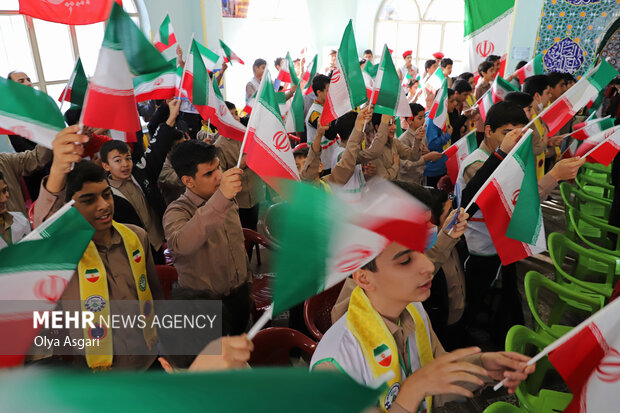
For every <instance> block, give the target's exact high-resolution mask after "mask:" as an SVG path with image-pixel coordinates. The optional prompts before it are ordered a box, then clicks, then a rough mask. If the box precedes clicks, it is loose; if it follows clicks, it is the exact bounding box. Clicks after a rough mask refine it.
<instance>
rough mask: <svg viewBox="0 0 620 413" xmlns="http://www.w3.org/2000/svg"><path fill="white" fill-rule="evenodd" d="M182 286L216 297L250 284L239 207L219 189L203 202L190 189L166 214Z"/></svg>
mask: <svg viewBox="0 0 620 413" xmlns="http://www.w3.org/2000/svg"><path fill="white" fill-rule="evenodd" d="M164 231H165V233H166V239H167V240H168V247H169V248H170V251H171V252H172V254H173V255H174V257H175V262H174V266H175V268H176V269H177V272H178V273H179V284H180V285H181V286H182V287H188V288H192V289H195V290H207V291H209V292H211V293H213V294H215V295H217V296H224V295H228V294H229V293H230V291H231V290H233V289H235V288H237V287H240V286H241V285H243V284H245V283H247V282H250V281H251V279H252V274H251V272H250V270H249V269H248V267H249V263H248V256H247V253H246V251H245V244H244V237H243V231H242V229H241V221H240V220H239V213H238V207H237V204H236V203H235V202H234V201H231V200H229V199H227V198H226V197H225V196H224V195H223V194H222V192H221V191H220V190H217V191H215V193H214V194H213V195H212V196H211V197H210V198H209V199H203V198H201V197H199V196H198V195H196V194H194V193H193V192H192V191H190V190H189V189H187V190H186V191H185V193H184V194H183V195H181V196H180V197H179V199H177V200H176V201H174V202H173V203H171V204H170V205H169V206H168V208H167V209H166V212H165V214H164Z"/></svg>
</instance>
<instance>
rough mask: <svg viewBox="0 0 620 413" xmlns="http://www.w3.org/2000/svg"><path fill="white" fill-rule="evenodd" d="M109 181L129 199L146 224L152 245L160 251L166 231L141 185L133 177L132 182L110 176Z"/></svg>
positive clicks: (145, 227)
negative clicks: (148, 202) (149, 203)
mask: <svg viewBox="0 0 620 413" xmlns="http://www.w3.org/2000/svg"><path fill="white" fill-rule="evenodd" d="M108 181H109V182H110V186H111V187H112V188H113V189H117V190H118V191H120V192H121V194H123V197H124V198H125V199H127V201H129V203H130V204H131V206H132V207H133V209H135V211H136V213H137V214H138V217H140V221H142V224H144V229H146V231H147V235H148V238H149V242H150V244H151V245H152V246H153V248H154V249H155V251H158V250H159V249H160V248H161V245H162V244H163V243H164V229H163V227H162V225H161V222H160V221H159V219H157V218H156V216H157V214H156V213H155V211H154V210H153V208H152V207H151V206H149V205H148V204H147V202H146V198H145V197H144V193H143V192H142V188H140V185H138V183H137V182H136V180H135V179H134V177H133V176H132V177H131V180H127V181H118V180H116V179H114V178H112V176H110V177H109V178H108ZM117 195H118V194H117Z"/></svg>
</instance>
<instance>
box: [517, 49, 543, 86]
mask: <svg viewBox="0 0 620 413" xmlns="http://www.w3.org/2000/svg"><path fill="white" fill-rule="evenodd" d="M515 73H516V75H517V77H518V78H519V83H521V84H523V82H524V81H525V79H527V78H528V77H530V76H534V75H542V74H544V73H545V67H544V64H543V55H542V53H541V54H537V55H536V57H534V59H532V60H530V61H529V62H528V63H527V64H526V65H525V66H523V67H522V68H521V69H519V70H517V71H516V72H515Z"/></svg>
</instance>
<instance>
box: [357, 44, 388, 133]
mask: <svg viewBox="0 0 620 413" xmlns="http://www.w3.org/2000/svg"><path fill="white" fill-rule="evenodd" d="M385 49H387V44H384V45H383V51H382V52H381V60H380V61H379V65H381V64H382V63H383V58H384V57H385ZM379 69H381V66H379ZM377 73H378V72H377ZM376 79H377V76H376V75H375V78H374V79H373V82H372V93H371V94H370V100H369V101H368V108H370V107H371V106H372V101H373V100H374V99H375V91H376V90H377V85H375V80H376ZM366 123H368V119H366V120H365V121H364V126H362V132H364V131H365V130H366Z"/></svg>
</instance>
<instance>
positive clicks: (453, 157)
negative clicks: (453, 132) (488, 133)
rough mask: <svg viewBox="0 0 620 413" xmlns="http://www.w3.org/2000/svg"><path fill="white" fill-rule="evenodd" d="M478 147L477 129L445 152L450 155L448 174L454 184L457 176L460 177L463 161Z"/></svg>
mask: <svg viewBox="0 0 620 413" xmlns="http://www.w3.org/2000/svg"><path fill="white" fill-rule="evenodd" d="M476 148H478V141H477V140H476V131H475V130H473V131H471V132H469V133H468V134H467V135H465V136H463V137H462V138H461V139H459V140H458V141H456V143H455V144H453V145H452V146H450V147H449V148H448V149H446V150H445V151H444V152H443V154H444V155H446V156H447V157H448V160H447V161H446V168H447V169H448V176H449V177H450V181H452V185H456V178H458V175H459V170H460V168H461V163H462V162H463V160H464V159H465V158H467V157H468V156H469V154H471V153H472V152H473V151H475V150H476Z"/></svg>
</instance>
